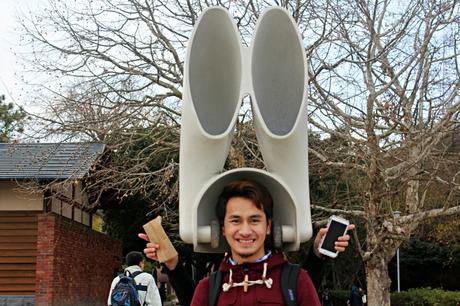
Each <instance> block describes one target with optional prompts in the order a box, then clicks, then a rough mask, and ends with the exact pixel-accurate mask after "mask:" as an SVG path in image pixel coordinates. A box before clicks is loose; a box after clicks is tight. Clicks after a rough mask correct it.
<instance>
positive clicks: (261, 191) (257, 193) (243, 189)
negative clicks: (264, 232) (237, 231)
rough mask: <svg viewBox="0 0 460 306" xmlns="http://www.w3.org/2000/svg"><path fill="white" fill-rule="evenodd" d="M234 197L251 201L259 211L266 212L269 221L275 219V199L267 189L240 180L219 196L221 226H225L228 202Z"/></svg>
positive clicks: (217, 210)
mask: <svg viewBox="0 0 460 306" xmlns="http://www.w3.org/2000/svg"><path fill="white" fill-rule="evenodd" d="M234 197H242V198H245V199H248V200H251V201H252V202H253V203H254V205H256V207H257V208H258V209H261V210H263V211H264V213H265V216H266V218H267V221H268V220H270V219H272V218H273V199H272V196H271V195H270V192H268V190H267V188H265V187H264V186H262V185H260V184H259V183H256V182H254V181H250V180H238V181H233V182H231V183H229V184H228V185H227V186H225V187H224V190H223V191H222V193H221V194H220V196H219V199H218V201H217V205H216V215H217V218H218V219H219V222H220V224H224V218H225V212H226V209H227V202H228V200H229V199H231V198H234Z"/></svg>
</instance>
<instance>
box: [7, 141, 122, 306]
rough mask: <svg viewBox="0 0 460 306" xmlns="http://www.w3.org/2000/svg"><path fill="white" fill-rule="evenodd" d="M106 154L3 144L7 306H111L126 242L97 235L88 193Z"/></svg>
mask: <svg viewBox="0 0 460 306" xmlns="http://www.w3.org/2000/svg"><path fill="white" fill-rule="evenodd" d="M104 149H105V145H104V144H101V143H44V144H40V143H21V144H14V143H13V144H11V143H8V144H6V143H0V304H1V305H7V306H13V305H36V306H45V305H46V306H48V305H49V306H54V305H56V306H58V305H59V306H70V305H72V306H83V305H95V306H98V305H101V306H102V305H105V304H106V299H107V294H108V291H109V286H110V283H111V280H112V279H113V276H114V271H115V270H116V269H117V268H118V267H119V266H120V258H121V255H122V249H121V243H120V242H119V241H115V240H113V239H110V238H109V237H108V236H106V235H105V234H103V233H100V232H97V231H95V230H93V220H94V218H97V215H95V212H94V211H92V210H91V209H89V207H92V206H93V205H91V204H92V203H90V201H91V199H90V198H89V197H88V195H87V194H86V192H85V190H84V184H85V180H86V179H87V178H88V177H89V176H90V174H91V171H92V169H93V168H94V167H95V165H96V164H97V162H98V159H99V158H100V157H101V156H102V154H103V153H104ZM37 186H38V187H40V186H46V187H47V188H37Z"/></svg>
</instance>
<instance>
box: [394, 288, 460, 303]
mask: <svg viewBox="0 0 460 306" xmlns="http://www.w3.org/2000/svg"><path fill="white" fill-rule="evenodd" d="M391 306H460V291H444V290H442V289H431V288H417V289H409V290H408V291H403V292H394V293H392V294H391Z"/></svg>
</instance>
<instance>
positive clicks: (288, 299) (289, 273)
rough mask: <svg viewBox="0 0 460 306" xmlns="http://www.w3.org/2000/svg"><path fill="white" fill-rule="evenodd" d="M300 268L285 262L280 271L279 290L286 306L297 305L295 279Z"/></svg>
mask: <svg viewBox="0 0 460 306" xmlns="http://www.w3.org/2000/svg"><path fill="white" fill-rule="evenodd" d="M299 270H300V266H299V265H296V264H291V263H289V262H286V263H285V264H284V265H283V269H282V271H281V282H280V288H281V293H282V294H283V298H284V303H285V304H286V306H296V305H297V278H298V276H299Z"/></svg>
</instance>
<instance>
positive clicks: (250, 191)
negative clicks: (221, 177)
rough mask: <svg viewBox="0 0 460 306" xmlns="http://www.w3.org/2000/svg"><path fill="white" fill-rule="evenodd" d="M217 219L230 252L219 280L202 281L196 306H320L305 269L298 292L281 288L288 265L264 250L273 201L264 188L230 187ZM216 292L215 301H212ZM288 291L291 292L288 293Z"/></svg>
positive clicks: (240, 183) (239, 184) (221, 200)
mask: <svg viewBox="0 0 460 306" xmlns="http://www.w3.org/2000/svg"><path fill="white" fill-rule="evenodd" d="M216 214H217V217H218V218H219V221H220V224H221V226H222V233H223V236H224V238H225V239H226V241H227V243H228V245H229V247H230V253H229V255H228V256H226V258H225V259H224V261H223V262H222V264H221V265H220V268H219V271H220V272H218V273H219V274H220V277H219V278H216V277H212V278H211V280H210V278H209V277H207V278H205V279H203V280H201V281H200V283H199V284H198V286H197V288H196V290H195V294H194V295H193V299H192V304H191V305H192V306H204V305H285V304H286V305H287V304H288V301H286V299H287V297H288V298H289V299H290V302H293V304H295V305H301V306H303V305H304V306H306V305H309V306H319V305H320V303H319V299H318V295H317V293H316V289H315V287H314V285H313V283H312V281H311V279H310V277H309V276H308V274H307V272H306V271H305V270H302V269H300V270H298V275H297V276H296V279H295V282H296V283H295V284H294V287H295V288H292V289H289V288H288V289H282V287H283V285H282V281H281V280H282V277H284V275H285V274H286V273H285V272H282V271H283V267H285V266H286V265H288V263H287V261H286V259H285V257H284V255H283V253H282V252H280V251H275V250H269V249H266V248H265V242H266V238H267V235H270V231H271V223H272V217H273V200H272V197H271V195H270V193H269V192H268V190H267V189H266V188H265V187H264V186H262V185H259V184H258V183H256V182H253V181H234V182H232V183H230V184H229V185H227V186H226V187H225V188H224V190H223V192H222V193H221V195H220V197H219V200H218V203H217V206H216ZM267 240H268V239H267ZM220 278H221V279H220ZM215 282H218V283H217V284H216V283H215ZM285 287H286V286H285ZM213 288H214V289H213ZM215 288H218V289H217V290H218V292H217V297H216V298H215V301H212V299H213V296H215V295H214V294H213V292H212V290H216V289H215ZM286 290H291V291H287V292H288V293H285V292H284V291H286ZM210 291H211V292H210ZM286 296H287V297H286Z"/></svg>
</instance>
